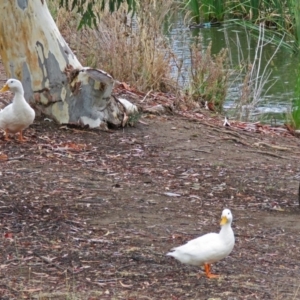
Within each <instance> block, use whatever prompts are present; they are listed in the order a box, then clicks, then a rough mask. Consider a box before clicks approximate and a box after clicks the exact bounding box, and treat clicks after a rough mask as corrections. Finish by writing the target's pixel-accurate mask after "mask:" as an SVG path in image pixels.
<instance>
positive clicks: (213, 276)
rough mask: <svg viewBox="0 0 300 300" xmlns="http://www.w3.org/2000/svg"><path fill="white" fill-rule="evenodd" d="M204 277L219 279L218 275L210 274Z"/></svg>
mask: <svg viewBox="0 0 300 300" xmlns="http://www.w3.org/2000/svg"><path fill="white" fill-rule="evenodd" d="M206 277H207V278H219V277H220V275H216V274H211V273H209V274H206Z"/></svg>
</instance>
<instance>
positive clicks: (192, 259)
mask: <svg viewBox="0 0 300 300" xmlns="http://www.w3.org/2000/svg"><path fill="white" fill-rule="evenodd" d="M231 222H232V214H231V211H230V210H229V209H224V210H223V212H222V216H221V223H220V225H221V226H222V227H221V230H220V232H219V233H207V234H205V235H203V236H200V237H198V238H196V239H193V240H191V241H189V242H187V243H186V244H185V245H182V246H179V247H176V248H173V249H172V250H173V252H169V253H167V255H169V256H173V257H174V258H176V259H177V260H179V261H180V262H182V263H184V264H188V265H194V266H200V265H204V270H205V273H206V276H207V277H208V278H216V277H218V275H214V274H211V273H210V264H212V263H215V262H217V261H219V260H221V259H223V258H225V257H226V256H228V255H229V254H230V252H231V251H232V249H233V247H234V243H235V239H234V233H233V230H232V228H231Z"/></svg>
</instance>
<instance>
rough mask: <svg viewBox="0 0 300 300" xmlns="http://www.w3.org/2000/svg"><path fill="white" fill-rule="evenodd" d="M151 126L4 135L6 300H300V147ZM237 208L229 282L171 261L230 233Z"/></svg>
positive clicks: (41, 128)
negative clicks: (200, 239) (186, 248)
mask: <svg viewBox="0 0 300 300" xmlns="http://www.w3.org/2000/svg"><path fill="white" fill-rule="evenodd" d="M142 120H143V122H144V123H147V125H146V124H141V123H138V124H137V125H136V127H132V128H125V129H124V130H115V131H111V132H103V131H98V130H84V129H78V128H70V127H67V126H59V125H57V124H54V123H53V122H49V121H47V120H44V119H42V118H40V119H37V120H36V121H35V123H34V124H33V125H32V126H31V127H30V128H29V129H28V130H26V132H25V137H27V138H29V139H30V140H29V141H28V142H26V143H22V144H21V143H19V142H18V141H17V140H13V141H10V142H5V141H3V140H1V143H0V151H1V155H2V156H1V157H2V160H1V161H0V164H1V173H0V184H1V187H0V196H1V198H0V216H1V244H0V247H1V253H2V255H1V261H0V268H1V275H0V277H1V280H0V282H1V283H0V297H1V299H209V298H211V299H298V298H299V297H300V292H299V286H300V282H299V280H298V278H299V275H300V270H299V260H300V251H299V249H300V240H299V228H300V221H299V209H298V197H297V191H298V183H299V180H298V179H297V176H298V175H299V172H298V161H299V159H298V157H299V150H298V149H299V146H300V141H299V139H297V138H295V137H292V136H288V135H287V136H281V135H275V134H266V135H263V134H259V133H249V132H247V133H243V132H242V131H239V132H237V131H234V130H233V129H231V128H229V129H225V128H223V127H217V126H209V125H207V124H206V123H205V122H200V121H199V122H198V121H195V120H190V119H188V118H183V117H180V116H171V117H167V116H160V117H158V116H156V117H154V118H152V117H151V118H147V116H144V117H143V118H142ZM239 140H242V141H245V142H247V145H246V144H245V143H240V142H238V141H239ZM262 142H263V144H264V145H265V144H268V145H273V146H280V147H282V148H288V150H281V151H280V150H277V148H276V147H274V148H270V147H268V148H266V146H261V147H257V146H256V145H262ZM258 143H260V144H258ZM224 207H228V208H230V209H231V210H232V212H233V215H234V222H233V228H234V232H235V234H236V245H235V248H234V250H233V252H232V254H231V255H230V256H229V257H228V258H227V259H225V260H223V261H221V262H219V263H217V264H215V265H213V271H214V272H215V273H219V274H222V276H221V278H220V279H210V280H209V279H207V278H206V277H205V276H204V275H203V272H202V268H195V267H191V266H186V265H182V264H180V263H179V262H177V261H175V260H173V259H172V258H170V257H166V256H165V253H166V252H167V251H169V249H170V248H172V247H174V246H177V245H180V244H182V243H184V242H185V241H187V240H190V239H192V238H194V237H196V236H199V235H201V234H204V233H206V232H210V231H218V230H219V225H218V224H219V218H220V214H221V211H222V209H223V208H224ZM199 274H200V275H201V276H200V278H199V276H198V275H199Z"/></svg>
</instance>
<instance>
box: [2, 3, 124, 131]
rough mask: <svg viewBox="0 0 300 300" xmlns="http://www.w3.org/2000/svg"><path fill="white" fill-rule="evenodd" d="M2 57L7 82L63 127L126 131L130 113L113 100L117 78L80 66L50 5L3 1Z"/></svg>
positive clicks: (36, 108) (37, 108)
mask: <svg viewBox="0 0 300 300" xmlns="http://www.w3.org/2000/svg"><path fill="white" fill-rule="evenodd" d="M99 51H101V49H99ZM0 55H1V58H2V62H3V64H4V68H5V71H6V74H7V77H8V78H17V79H19V80H21V81H22V83H23V86H24V91H25V98H26V99H27V101H28V102H29V103H30V104H31V105H32V106H33V107H34V108H35V110H36V111H37V112H41V113H44V114H45V115H47V116H49V117H51V118H53V119H55V120H56V121H57V122H59V123H76V124H78V123H79V124H82V125H86V124H88V125H89V126H90V127H99V126H103V125H104V126H106V125H105V124H106V122H107V123H110V124H113V125H115V126H121V125H124V117H125V116H126V109H125V107H124V106H123V105H122V103H121V102H119V101H118V100H117V99H115V98H114V97H112V96H111V92H112V89H113V85H114V80H113V78H112V77H111V76H110V75H109V74H107V73H105V72H104V71H101V70H98V69H92V68H87V67H83V66H82V65H81V64H80V62H79V61H78V60H77V58H76V56H75V55H74V53H73V52H72V51H71V49H70V48H69V47H68V45H67V43H66V42H65V40H64V39H63V37H62V36H61V34H60V32H59V30H58V28H57V26H56V24H55V22H54V20H53V19H52V17H51V15H50V13H49V10H48V7H47V4H46V1H45V0H0ZM122 122H123V124H122Z"/></svg>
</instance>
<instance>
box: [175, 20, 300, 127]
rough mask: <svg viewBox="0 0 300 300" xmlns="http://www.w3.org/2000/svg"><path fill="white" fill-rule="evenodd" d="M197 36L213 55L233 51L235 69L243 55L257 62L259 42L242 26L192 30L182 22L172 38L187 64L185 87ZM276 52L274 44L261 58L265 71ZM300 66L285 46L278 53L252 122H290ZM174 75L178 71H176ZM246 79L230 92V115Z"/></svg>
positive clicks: (233, 85) (234, 84) (183, 77)
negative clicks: (190, 46) (227, 50)
mask: <svg viewBox="0 0 300 300" xmlns="http://www.w3.org/2000/svg"><path fill="white" fill-rule="evenodd" d="M195 35H198V36H199V37H200V38H201V40H202V43H203V44H202V45H203V49H206V48H207V46H208V45H209V43H210V42H212V53H213V54H217V53H219V51H220V50H221V49H222V48H229V50H230V51H229V53H230V59H231V64H232V67H235V66H238V65H239V60H241V55H242V56H243V57H244V59H245V60H246V59H250V61H253V58H254V57H255V49H256V46H257V39H256V38H254V37H251V35H250V34H249V32H247V31H246V30H245V29H244V28H243V27H241V26H238V25H226V26H220V27H211V28H202V29H194V30H189V29H188V28H186V25H184V24H182V23H181V22H178V23H177V26H176V27H174V28H172V30H171V34H170V36H171V39H172V42H173V49H174V52H175V53H176V54H177V56H178V57H179V58H181V59H182V61H183V66H184V71H183V72H182V75H181V76H180V83H181V84H182V85H183V86H187V84H188V77H189V71H188V70H189V66H190V50H189V45H190V43H191V41H192V39H193V36H195ZM237 37H238V39H237ZM237 40H239V43H240V47H238V46H237ZM238 49H241V50H242V51H239V50H238ZM275 51H276V46H274V45H272V44H270V43H269V44H267V45H265V46H264V47H263V53H262V59H261V70H262V71H263V69H264V67H265V66H266V64H267V63H268V61H269V60H270V59H271V57H272V55H273V54H274V52H275ZM298 64H299V58H298V57H297V56H296V55H295V54H293V53H291V52H290V51H289V50H287V49H285V48H283V47H281V48H280V49H279V50H278V51H277V53H276V54H275V56H274V57H273V58H272V60H271V62H270V64H269V66H268V70H271V71H272V73H271V76H270V78H269V82H268V84H266V85H265V87H264V92H263V93H262V96H261V98H260V99H259V102H258V104H257V106H256V109H255V110H254V113H253V115H252V117H251V120H252V121H255V120H261V121H266V122H270V120H271V119H272V120H274V119H275V120H276V122H279V123H281V122H282V121H285V120H286V113H287V112H288V111H290V109H291V102H292V100H293V95H294V87H295V83H296V68H297V66H298ZM262 71H261V72H262ZM174 72H176V71H175V69H174ZM175 75H176V74H175ZM242 80H243V78H242V77H241V78H240V80H234V81H232V82H231V84H230V87H229V89H228V94H227V98H226V101H225V105H224V109H225V110H226V111H228V113H229V114H230V111H232V110H233V109H234V108H235V106H236V103H237V100H238V99H239V96H240V90H241V88H240V82H241V81H242ZM274 82H275V84H274Z"/></svg>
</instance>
